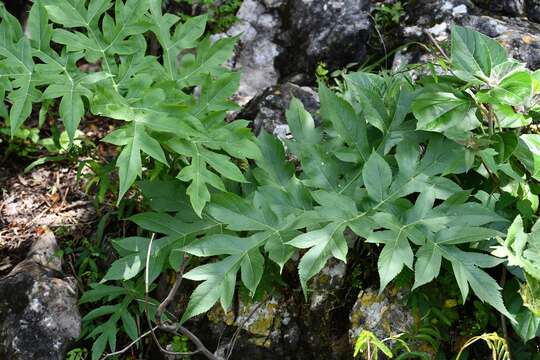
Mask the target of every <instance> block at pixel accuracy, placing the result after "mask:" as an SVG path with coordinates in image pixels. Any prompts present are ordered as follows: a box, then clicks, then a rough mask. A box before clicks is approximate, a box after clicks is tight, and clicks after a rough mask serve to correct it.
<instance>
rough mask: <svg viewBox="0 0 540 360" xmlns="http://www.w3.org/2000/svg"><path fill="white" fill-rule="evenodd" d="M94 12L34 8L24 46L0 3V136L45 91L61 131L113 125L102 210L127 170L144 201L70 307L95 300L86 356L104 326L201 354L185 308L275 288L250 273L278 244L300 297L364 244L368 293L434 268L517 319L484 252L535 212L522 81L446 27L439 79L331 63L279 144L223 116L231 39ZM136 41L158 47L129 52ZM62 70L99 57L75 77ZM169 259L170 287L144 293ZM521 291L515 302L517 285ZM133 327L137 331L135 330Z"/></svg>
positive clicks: (532, 109) (531, 142)
mask: <svg viewBox="0 0 540 360" xmlns="http://www.w3.org/2000/svg"><path fill="white" fill-rule="evenodd" d="M112 5H113V3H112V2H110V1H108V0H91V1H89V2H86V1H83V0H61V1H58V0H55V1H53V0H38V1H35V2H34V5H33V7H32V10H31V12H30V17H29V29H30V38H27V37H25V36H24V34H23V32H22V29H21V27H20V25H19V24H18V23H17V22H16V20H15V19H14V18H13V17H12V16H11V15H9V14H7V13H6V12H5V10H4V9H3V7H2V8H0V11H2V22H1V23H0V32H1V33H2V34H5V36H3V37H2V38H0V55H1V56H2V58H1V60H0V68H1V69H2V70H3V74H4V76H3V77H0V79H1V81H2V83H1V84H2V88H3V89H6V93H7V97H6V99H7V103H8V105H9V106H8V107H9V112H8V109H7V107H6V108H5V109H4V111H3V112H2V114H3V116H4V117H5V118H6V119H7V120H6V121H7V122H8V123H9V124H10V126H11V129H12V130H11V132H12V134H15V133H16V131H17V130H18V129H19V128H20V126H21V124H22V123H23V121H24V119H25V118H26V117H28V116H29V114H30V110H31V107H32V103H33V102H35V103H42V102H43V101H44V100H47V101H48V100H50V99H59V100H56V101H57V102H58V101H59V102H60V103H59V106H60V107H59V113H60V116H61V118H62V120H63V124H64V127H65V129H66V132H67V136H68V139H69V140H70V141H71V142H73V140H74V139H75V134H76V128H77V125H78V124H79V122H80V121H81V119H82V118H83V116H84V114H86V113H87V112H90V113H91V114H93V115H95V116H102V117H107V118H112V119H116V120H120V121H123V122H124V123H122V125H121V126H120V127H118V128H116V129H115V130H114V131H112V132H111V133H110V134H108V135H107V136H106V138H105V139H103V140H104V141H106V142H108V143H111V144H113V145H116V146H118V148H119V155H118V157H117V158H116V161H115V164H116V167H117V168H118V169H119V190H118V201H119V203H121V202H120V199H122V198H126V197H128V198H129V197H130V196H131V195H132V194H133V197H132V202H133V203H135V201H136V199H137V195H138V193H136V192H135V189H134V184H135V183H136V180H137V179H138V178H142V181H140V182H137V183H136V189H138V190H140V193H141V194H142V197H143V198H144V201H145V202H143V203H142V204H141V206H145V208H144V209H145V210H147V211H144V212H141V213H137V214H135V215H133V216H131V217H130V218H129V219H130V220H131V221H132V222H134V223H135V224H137V225H138V226H139V227H140V233H139V234H137V236H130V237H126V238H122V239H116V240H114V241H113V246H114V248H115V249H116V251H117V253H118V255H119V258H118V259H117V260H116V261H115V262H113V263H112V265H111V267H110V268H109V269H108V271H107V272H106V274H105V276H104V277H103V279H102V280H101V283H100V284H96V285H94V287H93V288H92V289H91V290H90V291H88V292H87V293H86V294H85V295H84V296H83V298H82V299H81V301H82V302H84V303H96V304H97V305H96V308H95V309H94V310H92V311H91V312H90V313H88V314H87V315H86V316H85V317H84V323H85V327H86V329H88V331H86V333H85V334H86V335H87V337H88V338H91V339H94V340H95V341H94V345H93V349H92V358H93V359H97V358H99V357H100V356H101V355H102V354H103V353H104V352H105V351H106V349H107V348H109V349H110V350H111V351H112V352H115V351H116V343H117V334H118V332H119V330H120V329H122V332H123V333H125V334H127V336H128V337H129V338H130V339H131V340H132V342H133V343H137V342H138V341H139V340H140V339H141V338H142V337H144V336H147V335H148V334H153V331H154V329H156V330H158V331H167V332H170V333H173V334H182V335H184V336H187V337H188V338H189V339H190V341H191V342H192V343H193V345H195V346H196V351H199V352H201V353H203V354H204V355H205V356H206V357H208V358H209V359H218V357H217V356H216V355H214V354H212V352H210V351H209V350H208V349H206V348H205V347H204V344H202V342H201V341H200V340H199V339H197V338H196V337H195V336H194V335H193V334H192V333H191V332H189V330H187V329H186V328H185V327H184V324H185V323H186V322H187V321H188V320H189V319H191V318H192V317H194V316H196V315H198V314H201V313H204V312H206V311H208V310H209V309H210V308H211V307H213V306H214V305H215V304H216V303H217V302H220V304H221V306H222V307H223V308H224V309H229V308H230V307H231V305H232V303H233V298H234V293H235V290H236V288H237V287H243V288H244V289H243V290H244V291H245V292H246V293H247V294H248V295H249V296H251V297H254V296H255V294H257V291H258V289H259V288H261V287H262V286H261V284H263V283H268V282H277V281H275V280H273V279H271V280H272V281H269V280H268V279H267V277H269V276H270V277H272V278H273V277H275V276H276V275H275V274H274V272H273V271H269V272H266V271H265V269H268V267H269V265H268V264H269V263H271V262H273V263H275V264H272V266H273V267H275V266H277V267H278V268H279V269H280V271H281V270H282V269H283V267H284V266H285V264H286V263H287V262H288V261H290V260H291V258H292V257H293V255H295V254H299V255H300V260H299V262H298V273H299V278H300V283H301V287H302V289H303V292H304V295H305V296H306V297H308V296H309V293H310V288H309V282H310V279H311V278H313V277H314V276H315V275H316V274H317V273H318V272H319V271H320V270H321V269H322V268H323V267H324V266H325V264H326V263H327V261H328V260H329V259H330V258H332V257H333V258H336V259H338V260H341V261H346V260H347V253H348V251H349V248H350V247H352V246H353V245H355V244H357V243H359V242H360V244H361V243H362V242H364V241H367V242H369V243H372V244H376V245H377V246H378V247H379V248H380V255H379V258H378V264H377V265H378V266H377V267H378V273H379V277H380V291H381V292H382V291H383V290H384V289H385V288H386V286H387V285H388V284H389V283H390V282H391V281H393V280H394V279H395V278H396V276H397V275H398V274H400V273H401V272H402V270H403V269H404V268H408V269H410V270H411V271H412V272H413V273H414V283H413V284H412V288H413V289H417V288H420V289H421V287H422V286H425V285H427V284H428V283H430V282H432V281H433V280H434V279H435V278H437V277H438V276H439V275H440V273H441V271H445V272H448V273H450V274H452V275H453V277H454V279H455V281H456V283H457V286H458V288H459V292H460V294H461V302H462V303H466V301H467V299H468V297H469V294H470V293H474V295H475V296H476V297H477V298H478V299H479V300H481V301H482V302H485V303H487V304H489V305H490V306H492V307H493V308H494V309H496V310H497V311H498V312H499V313H500V314H502V315H503V317H506V318H508V319H510V321H511V322H512V324H520V321H522V319H521V318H520V317H518V316H516V315H515V314H513V313H510V312H509V311H508V309H507V307H506V306H505V304H504V302H503V299H502V296H501V292H500V290H501V287H500V286H499V284H498V283H497V281H496V280H495V279H494V278H493V277H492V275H491V274H490V271H491V270H490V269H492V268H495V267H501V264H502V263H503V262H504V261H505V259H501V258H498V257H495V256H492V255H490V253H489V252H490V247H491V246H493V245H495V243H496V241H497V240H496V239H497V238H503V237H505V235H504V232H505V231H506V230H507V227H508V224H509V223H510V220H512V219H514V218H515V217H516V216H517V215H521V216H522V217H523V219H526V221H527V224H529V223H533V222H534V221H533V220H536V218H537V215H536V214H537V210H538V190H539V189H538V186H535V185H537V183H536V182H537V180H539V176H540V175H539V174H540V169H539V165H538V164H539V163H540V161H539V160H538V159H540V150H539V149H540V146H539V145H538V144H540V136H539V135H537V134H534V133H531V132H530V131H529V129H530V127H529V124H530V123H532V121H533V119H536V117H537V114H538V110H539V108H538V105H537V103H536V100H537V95H538V93H539V92H540V80H539V76H540V75H539V73H538V72H534V73H531V72H530V71H528V70H526V69H525V68H524V66H523V65H521V64H519V63H517V62H516V61H514V60H512V59H509V58H508V56H507V54H506V52H505V51H504V49H503V48H502V47H501V46H500V45H499V44H497V43H496V42H495V41H494V40H491V39H489V38H487V37H485V36H483V35H481V34H479V33H476V32H474V31H472V30H469V29H466V28H462V27H455V28H454V29H453V31H452V48H451V51H452V52H451V55H450V57H447V58H446V60H442V61H441V62H440V64H441V67H442V69H443V70H445V71H447V73H446V74H445V75H437V74H436V73H435V72H434V73H433V74H432V75H431V76H424V77H422V78H421V79H419V80H418V81H417V82H413V81H412V79H411V78H410V77H408V76H407V74H406V73H401V74H395V75H375V74H369V73H363V72H354V73H347V74H345V75H344V76H343V77H344V80H343V83H341V85H340V86H339V87H338V91H332V90H330V89H328V88H327V87H326V86H325V85H324V84H322V83H321V84H320V85H319V92H320V100H321V110H320V115H321V118H322V124H321V126H319V127H316V126H315V122H314V121H313V118H312V116H311V114H309V113H308V112H307V111H306V110H305V109H304V107H303V105H302V104H301V102H300V101H298V100H297V99H293V100H292V101H291V105H290V108H289V109H288V111H287V120H288V124H289V127H290V130H291V133H292V139H290V140H287V141H286V143H285V145H286V147H285V146H284V144H282V143H281V142H280V141H279V140H277V139H275V138H273V137H272V136H271V135H269V134H268V133H265V132H263V133H262V134H261V135H260V136H259V137H258V138H257V139H255V138H254V137H253V135H252V133H251V132H250V130H249V129H248V128H247V125H248V123H247V121H242V120H237V121H233V122H225V121H224V120H225V116H226V114H227V112H228V111H229V110H234V109H236V108H237V106H236V105H235V104H234V103H232V102H231V101H230V100H229V98H230V96H231V95H232V94H233V93H234V92H235V91H236V89H237V87H238V80H239V76H238V74H237V73H233V72H230V71H228V70H226V69H224V68H223V67H221V64H222V63H223V62H224V61H225V60H226V59H227V58H228V57H229V56H230V54H231V52H232V49H233V46H234V43H235V39H234V38H232V39H230V38H224V39H221V40H218V41H216V42H212V41H210V39H208V38H205V39H203V40H200V37H201V36H202V35H203V33H204V27H205V22H206V17H205V16H201V17H195V18H191V19H189V20H187V21H186V23H184V24H182V23H180V22H179V18H178V17H176V16H174V15H171V14H162V12H161V2H160V1H157V0H150V1H145V0H127V1H126V2H125V3H124V2H123V1H120V0H118V1H116V2H115V3H114V9H113V8H112ZM49 19H50V21H52V22H53V23H54V24H55V27H54V28H53V27H52V26H51V24H50V22H49ZM149 33H152V34H153V35H152V36H155V37H156V38H157V40H158V42H159V44H160V45H161V53H160V56H158V57H155V56H150V55H147V52H146V38H145V35H146V34H149ZM51 39H52V42H53V43H54V46H52V47H51V46H50V43H51ZM53 48H54V49H60V50H58V51H57V50H53ZM445 56H446V55H445ZM178 59H179V60H178ZM80 62H89V63H98V64H100V68H99V70H98V71H96V72H93V73H86V72H84V71H82V70H81V69H79V67H78V66H77V64H78V63H80ZM2 94H3V92H2ZM8 114H9V116H8ZM289 155H292V156H289ZM291 159H294V161H293V160H291ZM298 165H300V166H298ZM122 203H123V202H122ZM346 230H350V231H347V236H345V231H346ZM507 238H511V236H509V237H507ZM509 241H510V240H509ZM505 246H506V248H507V249H509V248H510V249H511V252H512V254H515V257H516V259H517V258H518V257H520V259H521V261H522V262H523V259H524V258H527V261H533V262H536V261H537V260H538V259H536V258H532V259H529V258H528V255H524V256H525V257H523V256H522V253H521V252H520V251H518V250H519V249H517V248H514V247H512V241H510V242H509V244H506V245H505ZM527 254H528V253H527ZM512 261H514V260H512ZM523 266H525V265H523ZM534 266H537V265H534ZM171 270H172V271H174V272H175V273H176V280H175V283H174V285H173V287H172V289H171V290H170V293H169V295H168V296H167V297H166V298H165V300H163V301H162V302H161V303H160V302H158V301H157V300H153V299H151V298H150V295H151V292H152V289H153V288H154V287H155V285H154V282H155V281H156V280H157V279H158V277H159V276H160V275H161V274H162V273H164V272H170V271H171ZM525 270H526V269H525ZM448 273H445V274H442V275H443V276H449V274H448ZM238 274H239V279H240V281H237V278H238ZM183 279H187V280H192V281H196V282H199V284H198V285H197V286H196V287H195V290H194V291H193V292H192V294H191V297H190V300H189V303H188V304H187V306H186V307H185V309H183V312H182V313H181V315H179V316H177V314H171V313H168V312H167V311H166V310H167V306H168V305H169V304H170V303H171V301H172V299H173V298H174V296H175V294H176V291H177V290H178V288H179V286H180V283H181V281H182V280H183ZM115 281H122V284H121V286H117V285H112V284H109V283H111V282H115ZM528 289H529V290H527V291H524V292H525V294H527V296H525V298H526V299H529V298H530V297H531V296H532V297H534V296H535V294H536V288H535V287H531V286H530V284H529V288H528ZM470 290H472V291H470ZM529 294H531V295H529ZM526 304H534V302H532V301H530V300H526ZM141 319H142V320H146V323H147V324H148V327H150V328H151V330H149V331H147V332H143V330H142V329H141V327H140V326H139V324H141V321H140V320H141ZM503 321H505V320H503ZM154 324H155V325H154ZM154 338H155V337H154ZM156 342H157V341H156ZM156 345H159V344H156ZM182 355H185V354H182Z"/></svg>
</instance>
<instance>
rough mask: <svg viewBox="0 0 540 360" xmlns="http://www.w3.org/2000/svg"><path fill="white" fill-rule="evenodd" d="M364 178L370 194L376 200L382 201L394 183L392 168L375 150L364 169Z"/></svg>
mask: <svg viewBox="0 0 540 360" xmlns="http://www.w3.org/2000/svg"><path fill="white" fill-rule="evenodd" d="M362 178H363V179H364V185H365V186H366V189H367V192H368V194H369V196H370V197H371V198H372V199H373V200H376V201H382V200H383V199H384V198H385V197H386V194H387V190H388V187H389V186H390V184H391V183H392V169H390V166H389V165H388V164H387V163H386V161H385V160H384V158H383V157H382V156H380V155H379V154H378V153H376V152H373V153H372V154H371V155H370V157H369V159H368V161H367V162H366V164H365V165H364V168H363V170H362Z"/></svg>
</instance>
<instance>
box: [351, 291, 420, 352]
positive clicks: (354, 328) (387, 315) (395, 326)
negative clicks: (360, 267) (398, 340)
mask: <svg viewBox="0 0 540 360" xmlns="http://www.w3.org/2000/svg"><path fill="white" fill-rule="evenodd" d="M404 298H405V294H404V293H403V292H401V291H398V290H396V289H386V290H385V291H384V292H383V293H382V294H381V295H378V294H377V291H375V290H373V289H366V290H363V291H361V292H360V294H359V295H358V299H357V300H356V303H355V304H354V306H353V308H352V310H351V313H350V315H349V319H350V322H351V327H350V330H349V341H350V343H351V345H354V343H355V342H356V339H357V338H358V335H359V334H360V332H361V331H362V330H368V331H371V332H372V333H374V334H375V335H376V336H377V337H378V338H379V339H384V338H387V337H390V336H395V335H398V334H399V333H402V332H406V331H408V330H410V329H411V327H412V326H413V325H414V316H413V314H412V312H411V310H410V309H409V308H408V307H407V305H406V304H405V301H404Z"/></svg>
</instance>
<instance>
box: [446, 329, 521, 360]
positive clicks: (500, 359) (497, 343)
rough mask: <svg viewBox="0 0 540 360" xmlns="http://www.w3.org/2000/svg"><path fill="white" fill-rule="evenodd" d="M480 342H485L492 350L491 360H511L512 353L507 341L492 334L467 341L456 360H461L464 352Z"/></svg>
mask: <svg viewBox="0 0 540 360" xmlns="http://www.w3.org/2000/svg"><path fill="white" fill-rule="evenodd" d="M478 340H483V341H484V342H485V343H486V344H487V346H488V347H489V349H490V350H491V358H492V359H493V360H509V359H510V351H509V350H508V344H507V343H506V341H505V340H504V339H503V338H501V337H500V336H499V335H497V333H490V334H482V335H479V336H474V337H472V338H470V339H469V340H467V342H466V343H465V344H463V346H462V347H461V349H460V350H459V353H458V354H457V357H456V360H459V359H460V358H461V354H462V353H463V351H464V350H465V349H466V348H468V347H469V346H471V345H472V344H474V343H475V342H477V341H478Z"/></svg>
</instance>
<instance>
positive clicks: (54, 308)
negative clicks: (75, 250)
mask: <svg viewBox="0 0 540 360" xmlns="http://www.w3.org/2000/svg"><path fill="white" fill-rule="evenodd" d="M56 251H57V245H56V240H55V238H54V235H53V234H52V233H51V232H45V233H44V234H43V235H42V236H41V237H39V238H38V239H37V240H36V242H35V243H34V244H33V245H32V247H31V249H30V252H29V254H28V256H27V258H26V259H25V260H24V261H22V262H21V263H19V264H17V265H16V266H15V268H13V270H12V271H11V272H10V273H9V274H8V275H7V276H5V277H3V278H1V279H0V294H2V295H1V296H0V359H10V360H33V359H35V360H55V359H58V360H61V359H64V358H65V352H66V349H67V347H68V345H69V341H70V340H74V339H75V338H77V337H78V336H79V334H80V326H81V318H80V315H79V311H78V309H77V288H76V285H75V281H74V280H73V279H70V278H67V277H65V276H64V275H63V274H62V273H61V262H60V259H59V258H58V257H55V256H54V253H55V252H56Z"/></svg>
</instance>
